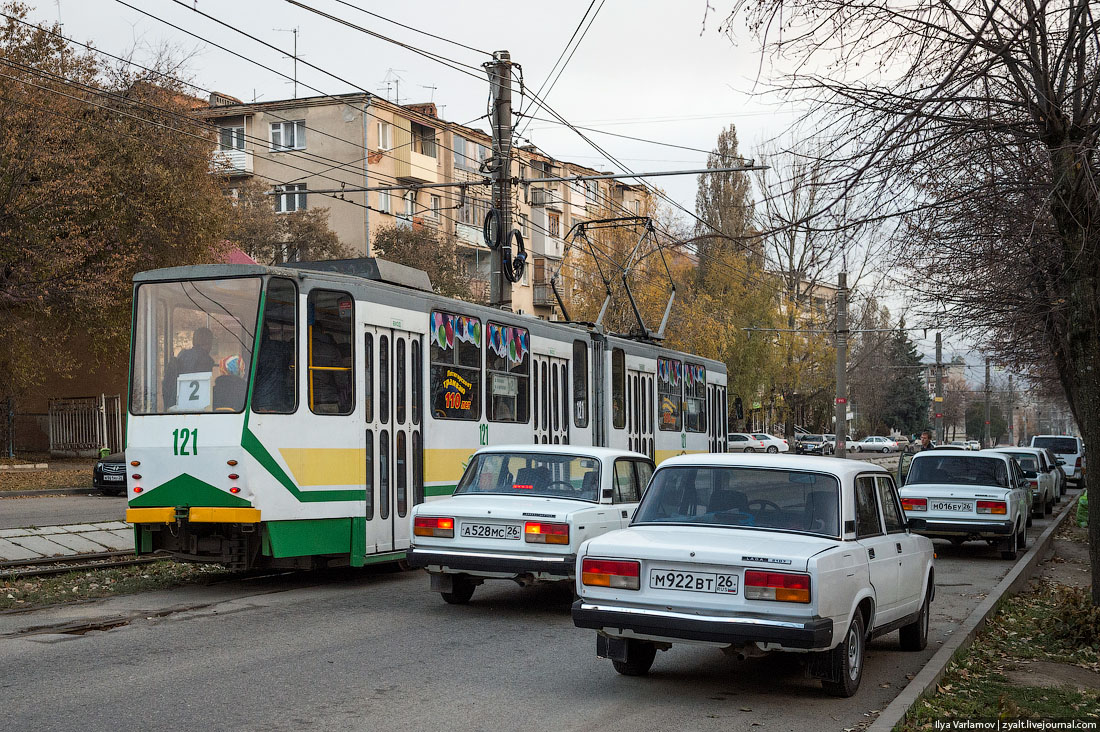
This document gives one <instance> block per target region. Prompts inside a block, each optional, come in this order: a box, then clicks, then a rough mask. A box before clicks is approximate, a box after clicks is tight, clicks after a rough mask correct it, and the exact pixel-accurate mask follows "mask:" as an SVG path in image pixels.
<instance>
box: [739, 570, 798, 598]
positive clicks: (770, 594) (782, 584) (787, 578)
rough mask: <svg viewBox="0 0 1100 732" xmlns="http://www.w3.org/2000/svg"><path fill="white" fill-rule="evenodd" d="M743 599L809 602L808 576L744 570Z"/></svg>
mask: <svg viewBox="0 0 1100 732" xmlns="http://www.w3.org/2000/svg"><path fill="white" fill-rule="evenodd" d="M745 599H747V600H776V601H778V602H809V601H810V575H808V574H789V573H786V572H761V571H760V570H757V569H749V570H746V572H745Z"/></svg>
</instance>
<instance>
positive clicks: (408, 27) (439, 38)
mask: <svg viewBox="0 0 1100 732" xmlns="http://www.w3.org/2000/svg"><path fill="white" fill-rule="evenodd" d="M336 2H338V3H340V4H341V5H346V6H348V7H349V8H352V9H353V10H358V11H359V12H360V13H365V14H367V15H369V16H371V17H373V18H378V19H379V20H384V21H386V22H387V23H393V24H394V25H396V26H399V27H401V28H405V29H406V30H411V31H413V32H414V33H420V34H421V35H425V36H428V37H429V38H434V39H436V40H437V41H443V42H444V43H450V44H452V45H455V46H459V47H461V48H465V49H467V50H470V51H473V52H474V53H481V54H484V55H486V56H492V55H493V54H492V53H490V52H489V51H482V50H481V49H480V48H474V47H473V46H467V45H466V44H465V43H460V42H459V41H454V40H451V39H450V38H445V37H444V36H437V35H435V34H434V33H429V32H428V31H426V30H421V29H420V28H416V27H413V26H411V25H405V24H404V23H400V22H398V21H396V20H393V19H392V18H387V17H385V16H383V15H379V14H378V13H374V12H371V11H370V10H367V9H366V8H361V7H359V6H358V5H356V4H354V3H349V2H347V0H336Z"/></svg>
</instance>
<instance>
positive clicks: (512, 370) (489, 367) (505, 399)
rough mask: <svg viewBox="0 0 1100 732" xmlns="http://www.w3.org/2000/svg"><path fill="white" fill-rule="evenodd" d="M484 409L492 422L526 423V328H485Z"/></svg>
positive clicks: (528, 347)
mask: <svg viewBox="0 0 1100 732" xmlns="http://www.w3.org/2000/svg"><path fill="white" fill-rule="evenodd" d="M485 342H486V344H487V345H488V346H489V350H488V352H487V353H486V354H485V376H486V379H488V381H487V383H486V392H487V394H488V397H487V398H486V400H485V406H486V409H487V410H488V417H489V419H490V420H491V421H493V422H520V423H523V424H526V423H527V408H528V403H529V401H530V398H529V396H528V389H529V382H530V375H531V359H530V358H529V356H530V353H531V335H530V334H529V333H528V332H527V329H526V328H513V327H512V326H510V325H499V324H497V323H489V325H488V327H487V328H486V339H485Z"/></svg>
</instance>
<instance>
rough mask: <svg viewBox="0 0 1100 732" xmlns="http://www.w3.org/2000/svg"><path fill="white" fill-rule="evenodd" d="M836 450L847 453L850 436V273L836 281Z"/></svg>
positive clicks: (840, 454) (842, 454)
mask: <svg viewBox="0 0 1100 732" xmlns="http://www.w3.org/2000/svg"><path fill="white" fill-rule="evenodd" d="M835 429H836V451H835V454H836V456H837V457H838V458H842V457H844V456H845V455H846V454H847V438H848V273H847V272H841V273H840V274H839V275H837V282H836V426H835Z"/></svg>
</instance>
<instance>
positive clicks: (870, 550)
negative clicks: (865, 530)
mask: <svg viewBox="0 0 1100 732" xmlns="http://www.w3.org/2000/svg"><path fill="white" fill-rule="evenodd" d="M867 556H868V557H870V558H871V559H874V558H875V550H874V549H868V550H867Z"/></svg>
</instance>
